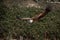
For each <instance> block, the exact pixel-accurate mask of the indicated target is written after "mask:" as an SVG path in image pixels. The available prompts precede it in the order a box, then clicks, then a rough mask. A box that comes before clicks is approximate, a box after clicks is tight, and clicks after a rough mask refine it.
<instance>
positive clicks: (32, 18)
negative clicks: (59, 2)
mask: <svg viewBox="0 0 60 40" xmlns="http://www.w3.org/2000/svg"><path fill="white" fill-rule="evenodd" d="M50 11H51V7H50V6H47V7H46V8H45V11H43V12H42V13H39V14H38V15H35V16H33V17H31V18H18V19H20V20H30V21H32V22H33V21H37V20H39V19H40V18H42V17H44V16H45V15H46V14H48V13H49V12H50Z"/></svg>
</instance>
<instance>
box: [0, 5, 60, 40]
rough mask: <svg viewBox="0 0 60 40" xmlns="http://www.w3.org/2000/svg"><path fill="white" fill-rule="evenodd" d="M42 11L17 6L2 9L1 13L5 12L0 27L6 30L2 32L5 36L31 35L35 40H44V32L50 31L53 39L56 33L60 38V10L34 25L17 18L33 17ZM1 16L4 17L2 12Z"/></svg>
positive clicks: (54, 11) (52, 12)
mask: <svg viewBox="0 0 60 40" xmlns="http://www.w3.org/2000/svg"><path fill="white" fill-rule="evenodd" d="M42 10H43V9H42V8H40V9H39V8H26V7H25V8H24V7H22V8H19V7H15V6H13V7H12V8H6V7H3V9H2V8H1V9H0V11H3V13H4V14H3V15H4V16H3V18H4V19H3V20H0V27H1V28H2V30H3V29H4V30H3V31H4V33H3V32H2V33H3V35H5V36H8V35H13V34H14V35H17V34H18V35H22V36H28V35H31V36H32V37H34V39H35V40H43V38H44V32H45V31H48V32H50V35H51V38H52V35H55V34H53V33H56V35H57V36H58V37H60V8H59V9H57V10H53V11H51V12H50V13H49V14H47V15H46V16H45V17H43V18H42V19H40V20H39V21H38V22H34V23H32V24H30V23H29V22H28V21H22V20H18V19H17V18H16V16H19V17H32V16H34V15H36V14H37V13H38V12H41V11H42ZM0 15H1V16H2V12H0ZM0 19H2V18H0ZM5 30H6V31H5ZM7 34H8V35H7Z"/></svg>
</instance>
